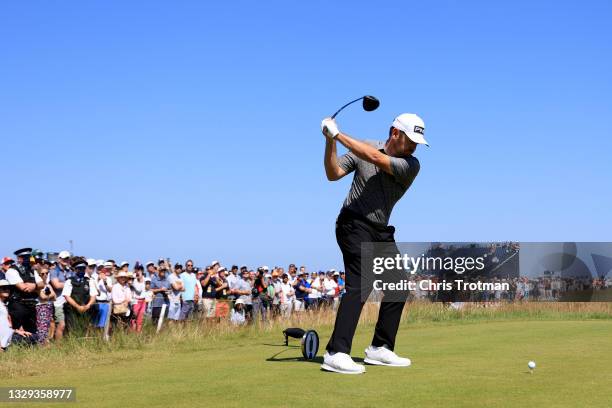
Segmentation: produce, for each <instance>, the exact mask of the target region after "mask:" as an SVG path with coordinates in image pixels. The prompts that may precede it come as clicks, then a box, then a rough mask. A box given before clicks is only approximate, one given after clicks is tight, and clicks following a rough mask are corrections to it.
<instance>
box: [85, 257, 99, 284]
mask: <svg viewBox="0 0 612 408" xmlns="http://www.w3.org/2000/svg"><path fill="white" fill-rule="evenodd" d="M96 262H97V261H96V260H95V259H93V258H89V259H88V260H87V268H86V269H85V275H86V276H87V277H88V278H89V279H92V280H95V279H96Z"/></svg>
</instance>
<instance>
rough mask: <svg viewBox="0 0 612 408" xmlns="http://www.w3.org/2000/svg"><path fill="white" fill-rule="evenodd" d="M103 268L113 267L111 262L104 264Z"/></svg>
mask: <svg viewBox="0 0 612 408" xmlns="http://www.w3.org/2000/svg"><path fill="white" fill-rule="evenodd" d="M104 267H105V268H112V267H113V263H112V262H108V261H107V262H104Z"/></svg>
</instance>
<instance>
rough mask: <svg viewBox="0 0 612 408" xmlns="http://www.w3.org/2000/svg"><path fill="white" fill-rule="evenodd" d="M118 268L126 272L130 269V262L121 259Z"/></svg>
mask: <svg viewBox="0 0 612 408" xmlns="http://www.w3.org/2000/svg"><path fill="white" fill-rule="evenodd" d="M119 270H121V271H125V272H126V273H127V272H129V271H130V263H129V262H128V261H123V262H121V264H120V265H119Z"/></svg>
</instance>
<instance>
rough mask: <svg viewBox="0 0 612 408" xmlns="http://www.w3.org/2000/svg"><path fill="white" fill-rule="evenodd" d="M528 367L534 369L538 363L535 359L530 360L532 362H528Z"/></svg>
mask: <svg viewBox="0 0 612 408" xmlns="http://www.w3.org/2000/svg"><path fill="white" fill-rule="evenodd" d="M527 367H529V368H530V369H532V370H533V369H534V368H535V367H536V365H535V361H530V362H528V363H527Z"/></svg>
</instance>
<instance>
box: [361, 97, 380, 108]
mask: <svg viewBox="0 0 612 408" xmlns="http://www.w3.org/2000/svg"><path fill="white" fill-rule="evenodd" d="M379 106H380V101H379V100H378V99H376V97H374V96H372V95H366V96H364V97H363V110H364V111H366V112H372V111H373V110H376V109H377V108H378V107H379Z"/></svg>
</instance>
